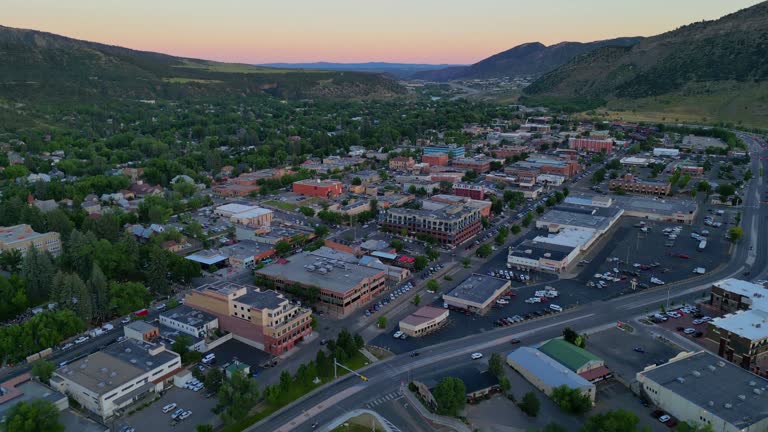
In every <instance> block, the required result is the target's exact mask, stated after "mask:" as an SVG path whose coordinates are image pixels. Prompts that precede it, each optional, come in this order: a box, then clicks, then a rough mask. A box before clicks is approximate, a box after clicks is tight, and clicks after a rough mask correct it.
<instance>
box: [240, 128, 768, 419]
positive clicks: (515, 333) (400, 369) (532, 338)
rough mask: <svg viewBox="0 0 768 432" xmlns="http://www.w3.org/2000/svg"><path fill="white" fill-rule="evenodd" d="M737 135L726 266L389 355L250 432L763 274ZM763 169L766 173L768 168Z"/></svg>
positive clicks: (760, 228)
mask: <svg viewBox="0 0 768 432" xmlns="http://www.w3.org/2000/svg"><path fill="white" fill-rule="evenodd" d="M739 136H740V138H742V139H743V140H744V141H745V142H746V143H747V145H748V146H749V148H750V153H751V154H752V161H751V164H752V170H753V172H754V173H755V177H754V178H753V180H751V181H750V182H749V183H748V185H747V186H745V189H744V191H745V193H744V197H745V199H744V205H743V207H742V223H741V226H742V227H743V228H744V233H745V236H744V238H743V239H742V240H741V241H740V242H739V243H737V245H736V246H735V247H734V250H733V253H732V255H731V259H730V261H729V262H728V263H727V264H725V265H723V266H721V267H720V268H719V269H717V270H716V271H713V272H711V273H708V274H706V275H704V276H702V277H699V278H697V279H694V280H690V281H684V282H680V283H671V284H667V285H665V286H663V287H659V288H656V289H652V290H646V291H642V292H638V293H636V294H631V295H627V296H623V297H619V298H615V299H612V300H608V301H597V302H593V303H590V304H585V305H582V306H580V307H578V308H576V309H572V310H570V311H567V312H564V313H562V314H558V315H550V316H547V317H545V318H542V319H538V320H534V321H526V322H523V323H520V324H518V325H515V326H511V327H505V328H499V329H496V330H492V331H487V332H484V333H479V334H475V335H471V336H467V337H464V338H461V339H457V340H453V341H449V342H445V343H442V344H438V345H433V346H431V347H430V348H428V349H426V350H421V352H420V353H421V355H420V356H419V357H416V358H413V357H410V356H409V355H399V356H395V357H391V358H389V359H386V360H384V361H381V362H377V363H374V364H372V365H370V366H368V367H366V368H364V369H363V370H361V371H360V372H361V373H362V374H363V375H365V376H366V377H368V381H367V382H363V381H361V380H360V379H358V378H356V377H353V376H346V377H343V378H341V379H339V380H337V381H335V382H333V383H329V384H327V385H325V386H323V387H321V388H319V389H317V390H315V391H314V392H312V393H310V394H309V395H307V396H305V397H304V398H302V399H299V400H298V401H296V402H294V403H292V404H290V405H288V406H287V407H285V408H283V409H282V410H280V411H278V412H277V413H275V414H273V415H272V416H270V417H268V418H267V419H265V420H263V421H261V422H259V423H257V424H255V425H253V426H252V427H250V428H248V429H247V430H249V431H279V432H288V431H310V430H313V428H312V424H313V423H315V422H317V423H319V424H321V425H322V424H325V423H327V422H329V421H331V420H332V419H334V418H336V417H338V416H339V415H341V414H342V413H344V412H348V411H351V410H353V409H355V408H358V407H360V406H361V405H363V404H364V403H366V402H368V401H370V400H373V399H375V398H377V397H378V396H379V395H383V394H387V393H389V392H391V391H394V390H397V389H398V388H399V387H400V386H401V384H402V383H407V382H408V381H410V380H411V379H414V378H424V377H428V376H431V375H437V374H439V373H440V372H441V371H445V370H448V369H452V368H454V367H456V366H458V365H459V364H461V363H462V362H471V361H472V360H470V358H469V355H470V353H472V352H476V351H479V352H482V353H484V354H485V355H486V356H488V355H489V354H490V353H491V352H500V353H506V352H507V351H509V350H510V348H511V347H510V345H509V341H510V340H511V339H513V338H518V339H521V340H522V341H523V343H525V344H531V343H536V342H541V341H545V340H547V339H551V338H553V337H556V336H558V335H560V334H561V333H562V329H563V327H565V326H569V327H571V328H573V329H575V330H577V331H579V332H589V331H590V329H597V328H604V327H606V326H610V325H612V324H613V323H615V322H616V321H619V320H627V319H628V318H631V317H634V316H638V315H641V314H643V313H645V312H646V311H647V310H649V309H655V307H656V306H657V305H659V304H662V303H665V302H666V301H667V295H668V292H669V293H670V294H669V295H670V299H673V300H690V299H691V298H694V297H696V296H697V294H700V293H701V292H702V291H705V290H707V289H709V288H710V287H711V285H712V283H713V282H716V281H718V280H721V279H724V278H728V277H737V278H744V279H757V278H758V276H762V275H763V274H764V273H765V269H766V263H767V262H768V250H767V249H768V241H766V239H768V210H766V207H765V206H762V205H761V203H760V198H761V197H760V194H761V193H764V179H763V178H762V177H760V176H759V175H758V173H759V169H760V166H761V164H763V161H761V160H760V155H761V154H762V153H763V152H764V149H763V148H762V147H761V146H760V145H759V144H758V142H757V141H756V140H754V139H753V138H752V137H751V136H749V135H747V134H739ZM767 162H768V161H767ZM766 170H767V171H768V168H766ZM758 240H762V241H758ZM746 272H750V273H749V275H746V274H745V273H746Z"/></svg>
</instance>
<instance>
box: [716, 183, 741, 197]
mask: <svg viewBox="0 0 768 432" xmlns="http://www.w3.org/2000/svg"><path fill="white" fill-rule="evenodd" d="M715 193H717V194H718V195H720V200H721V201H725V200H727V199H728V197H730V196H731V195H733V194H734V193H736V186H734V185H732V184H728V183H723V184H721V185H718V186H717V187H716V188H715Z"/></svg>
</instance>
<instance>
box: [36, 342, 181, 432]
mask: <svg viewBox="0 0 768 432" xmlns="http://www.w3.org/2000/svg"><path fill="white" fill-rule="evenodd" d="M180 370H181V358H180V357H179V355H178V354H176V353H174V352H171V351H168V350H167V349H165V346H164V345H162V344H158V345H155V344H151V343H148V342H139V341H136V340H133V339H126V340H124V341H122V342H118V343H115V344H112V345H108V346H107V347H105V348H104V349H103V350H101V351H97V352H96V353H93V354H91V355H89V356H87V357H84V358H81V359H79V360H75V361H73V362H71V363H69V364H67V365H66V366H63V367H61V368H59V369H57V370H56V371H54V373H53V376H52V377H51V381H50V382H51V387H53V389H55V390H57V391H60V392H62V393H64V394H66V395H67V396H69V397H70V398H72V399H74V400H75V401H77V403H78V404H80V406H82V407H83V408H85V409H87V410H89V411H91V412H93V413H94V414H96V415H97V416H99V417H101V418H102V419H103V420H107V419H109V418H112V417H113V416H114V415H116V414H122V413H123V412H124V410H125V409H126V408H128V407H130V406H131V405H133V404H134V403H136V402H137V401H141V400H143V399H144V398H145V397H146V396H147V395H149V394H150V393H158V392H160V391H162V390H163V389H164V388H165V383H166V381H168V380H170V379H171V378H172V377H173V375H174V374H176V373H177V372H179V371H180Z"/></svg>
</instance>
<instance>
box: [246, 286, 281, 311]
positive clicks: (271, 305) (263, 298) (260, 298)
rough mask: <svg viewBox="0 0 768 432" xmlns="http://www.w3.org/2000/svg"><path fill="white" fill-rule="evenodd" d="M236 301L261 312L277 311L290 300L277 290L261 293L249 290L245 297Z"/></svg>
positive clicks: (256, 290)
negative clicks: (266, 310)
mask: <svg viewBox="0 0 768 432" xmlns="http://www.w3.org/2000/svg"><path fill="white" fill-rule="evenodd" d="M235 301H236V302H238V303H244V304H247V305H250V306H251V307H253V308H255V309H259V310H263V309H277V308H279V307H280V306H281V305H283V304H284V303H288V299H286V298H285V297H283V295H282V294H280V293H278V292H277V291H275V290H267V291H261V290H258V289H249V290H248V292H247V293H246V294H245V295H242V296H240V297H238V298H236V299H235Z"/></svg>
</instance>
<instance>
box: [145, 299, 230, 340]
mask: <svg viewBox="0 0 768 432" xmlns="http://www.w3.org/2000/svg"><path fill="white" fill-rule="evenodd" d="M160 324H161V325H164V326H167V327H169V328H172V329H175V330H178V331H180V332H183V333H186V334H188V335H190V336H194V337H197V338H205V337H208V336H210V335H211V333H213V332H214V331H215V330H216V329H218V328H219V319H218V318H216V316H215V315H213V314H209V313H208V312H204V311H201V310H200V309H195V308H192V307H190V306H187V305H181V306H177V307H175V308H173V309H171V310H168V311H164V312H162V313H160Z"/></svg>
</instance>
